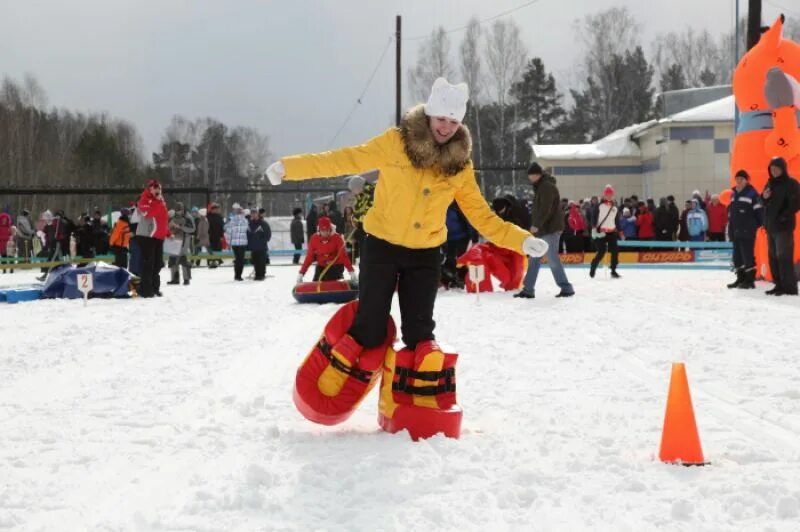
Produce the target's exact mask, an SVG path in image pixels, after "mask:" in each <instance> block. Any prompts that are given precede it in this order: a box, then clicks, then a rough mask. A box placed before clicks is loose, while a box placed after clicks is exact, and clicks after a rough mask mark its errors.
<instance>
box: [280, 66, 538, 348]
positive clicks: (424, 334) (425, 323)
mask: <svg viewBox="0 0 800 532" xmlns="http://www.w3.org/2000/svg"><path fill="white" fill-rule="evenodd" d="M467 92H468V89H467V85H466V84H464V83H461V84H459V85H451V84H449V83H448V82H447V81H446V80H445V79H444V78H439V79H437V80H436V82H435V83H434V84H433V89H432V90H431V95H430V98H429V99H428V102H427V103H426V104H424V105H419V106H416V107H414V108H412V109H411V110H410V111H408V113H407V114H406V115H405V117H404V118H403V120H402V121H401V124H400V127H397V128H391V129H388V130H386V131H385V132H384V133H383V134H381V135H379V136H377V137H375V138H373V139H372V140H370V141H368V142H367V143H366V144H362V145H360V146H354V147H349V148H342V149H339V150H335V151H328V152H323V153H317V154H310V155H296V156H292V157H284V158H282V159H281V160H280V161H278V162H276V163H274V164H272V165H271V166H270V167H269V168H268V169H267V177H268V178H269V180H270V182H271V183H272V184H273V185H278V184H280V183H281V181H282V180H284V179H285V180H287V181H299V180H304V179H313V178H319V177H335V176H343V175H351V174H360V173H364V172H366V171H368V170H373V169H377V170H379V171H380V178H379V180H378V184H377V187H376V188H375V198H374V203H373V205H372V208H370V210H369V212H368V213H367V215H366V217H365V218H364V230H365V231H366V233H367V236H366V238H365V241H364V251H363V255H362V257H361V264H360V274H359V286H360V289H359V307H358V313H357V315H356V318H355V320H354V322H353V325H352V327H351V328H350V330H349V336H350V337H351V338H352V340H354V341H355V342H356V343H357V344H358V346H359V347H360V348H371V347H375V346H378V345H380V344H381V343H383V340H384V338H385V336H386V323H387V320H388V317H389V312H390V310H391V304H392V297H393V295H394V291H395V287H397V292H398V297H399V299H400V314H401V323H402V337H403V338H402V339H403V342H404V343H405V344H406V346H407V347H408V348H410V349H415V347H416V345H417V343H419V342H423V341H426V340H433V339H434V335H433V329H434V326H435V322H434V321H433V306H434V302H435V300H436V293H437V291H438V288H439V282H440V279H441V277H440V273H439V268H440V255H439V248H440V247H441V245H442V244H443V243H444V242H445V241H446V239H447V229H446V227H445V216H446V212H447V207H448V206H449V205H450V203H451V202H452V201H453V199H455V200H456V201H457V202H458V205H459V207H461V210H462V211H463V212H464V214H465V215H466V217H467V219H468V220H469V222H470V223H471V224H472V225H473V226H474V227H475V228H476V229H477V230H478V231H479V232H480V233H481V234H482V235H483V236H484V237H486V238H488V239H489V240H490V241H492V242H494V243H495V244H497V245H498V246H501V247H504V248H507V249H511V250H514V251H516V252H518V253H526V254H528V255H533V256H542V255H544V254H545V252H546V251H547V244H546V243H545V242H544V241H542V240H540V239H537V238H534V237H533V236H532V235H531V234H530V233H528V232H526V231H524V230H522V229H520V228H518V227H517V226H515V225H514V224H511V223H507V222H504V221H503V220H502V219H500V218H499V217H498V216H497V215H495V214H494V212H492V210H491V209H490V208H489V206H488V205H487V203H486V200H485V199H484V198H483V196H482V195H481V192H480V189H479V188H478V184H477V182H476V180H475V173H474V171H473V168H472V161H471V160H470V155H471V151H472V140H471V138H470V134H469V130H468V129H467V127H466V126H465V125H464V124H462V123H461V121H462V120H463V118H464V114H465V113H466V108H467V99H468V94H467Z"/></svg>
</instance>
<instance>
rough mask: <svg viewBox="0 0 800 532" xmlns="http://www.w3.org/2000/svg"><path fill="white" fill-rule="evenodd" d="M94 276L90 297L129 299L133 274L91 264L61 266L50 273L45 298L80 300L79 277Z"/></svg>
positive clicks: (102, 264)
mask: <svg viewBox="0 0 800 532" xmlns="http://www.w3.org/2000/svg"><path fill="white" fill-rule="evenodd" d="M82 273H90V274H92V275H93V277H94V278H93V284H94V288H93V289H92V291H91V292H89V297H128V291H129V289H130V288H129V287H130V282H131V279H132V278H133V274H131V273H130V272H129V271H128V270H126V269H125V268H119V267H117V266H112V265H110V264H104V263H102V262H101V263H91V264H89V265H88V266H81V267H78V266H73V265H65V266H59V267H57V268H55V269H53V270H52V271H51V272H50V275H48V276H47V280H46V281H45V283H44V287H43V291H42V297H43V298H48V299H52V298H65V299H80V298H82V297H83V292H81V291H80V290H78V275H79V274H82Z"/></svg>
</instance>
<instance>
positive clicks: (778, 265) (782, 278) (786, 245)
mask: <svg viewBox="0 0 800 532" xmlns="http://www.w3.org/2000/svg"><path fill="white" fill-rule="evenodd" d="M769 175H770V178H769V181H767V186H766V187H764V192H763V193H762V195H761V197H762V199H763V201H764V207H765V212H764V226H765V227H766V229H767V246H768V252H769V269H770V271H771V272H772V280H773V282H774V283H775V288H773V289H772V290H768V291H767V294H771V295H776V296H782V295H793V296H796V295H797V278H796V277H795V274H794V264H793V257H794V228H795V219H796V213H797V210H798V208H800V198H798V183H797V181H795V180H794V179H792V178H791V177H790V176H789V174H788V173H787V171H786V161H784V160H783V158H782V157H775V158H773V159H772V160H771V161H770V162H769Z"/></svg>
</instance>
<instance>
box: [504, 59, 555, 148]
mask: <svg viewBox="0 0 800 532" xmlns="http://www.w3.org/2000/svg"><path fill="white" fill-rule="evenodd" d="M511 96H512V97H513V98H514V99H515V100H516V101H517V105H518V111H517V124H516V125H517V126H521V128H520V132H521V133H522V135H521V136H522V137H523V138H524V139H525V140H526V141H532V142H535V143H536V144H552V143H554V142H557V141H558V139H557V136H558V134H557V130H558V126H559V124H560V123H561V121H562V120H563V119H564V116H565V115H566V112H565V111H564V108H563V107H562V106H561V95H560V94H559V93H558V91H557V90H556V80H555V78H554V77H553V74H548V73H547V71H546V70H545V67H544V63H543V62H542V60H541V59H540V58H538V57H535V58H533V59H531V60H530V61H529V62H528V64H527V65H526V66H525V70H524V71H523V73H522V79H521V80H520V81H518V82H516V83H514V84H513V85H512V86H511Z"/></svg>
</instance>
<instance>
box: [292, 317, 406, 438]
mask: <svg viewBox="0 0 800 532" xmlns="http://www.w3.org/2000/svg"><path fill="white" fill-rule="evenodd" d="M357 309H358V301H352V302H350V303H348V304H346V305H343V306H342V307H341V308H340V309H339V310H338V311H336V314H334V315H333V317H332V318H331V319H330V321H329V322H328V324H327V325H326V326H325V330H324V331H323V333H322V336H321V337H320V338H319V340H318V341H317V342H316V344H315V345H314V347H313V348H312V349H311V352H310V353H309V354H308V356H307V357H306V358H305V360H303V363H302V364H301V365H300V367H299V368H298V370H297V376H296V378H295V386H294V393H293V399H294V404H295V406H296V407H297V410H298V411H299V412H300V413H301V414H302V415H303V416H304V417H305V418H306V419H308V420H309V421H313V422H314V423H319V424H321V425H336V424H339V423H341V422H343V421H345V420H346V419H347V418H348V417H350V415H351V414H352V413H353V411H354V410H355V409H356V407H357V406H358V405H359V403H360V402H361V401H362V400H363V399H364V397H366V395H367V394H368V393H369V391H370V390H371V389H372V387H373V386H374V385H375V384H376V383H377V381H378V377H379V376H380V374H381V372H380V371H379V370H380V368H381V366H382V364H383V359H384V357H385V355H386V351H387V348H389V347H390V346H391V345H392V343H393V342H394V339H395V335H396V334H397V330H396V328H395V325H394V321H393V320H392V318H391V317H389V321H388V323H387V327H386V329H387V332H386V340H385V341H384V343H383V344H382V345H380V346H378V347H375V348H372V349H363V350H362V348H361V346H360V345H358V344H357V343H356V342H355V340H353V338H352V337H350V336H349V335H348V334H346V333H347V330H348V329H349V328H350V326H351V325H352V323H353V319H354V318H355V315H356V310H357Z"/></svg>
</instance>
